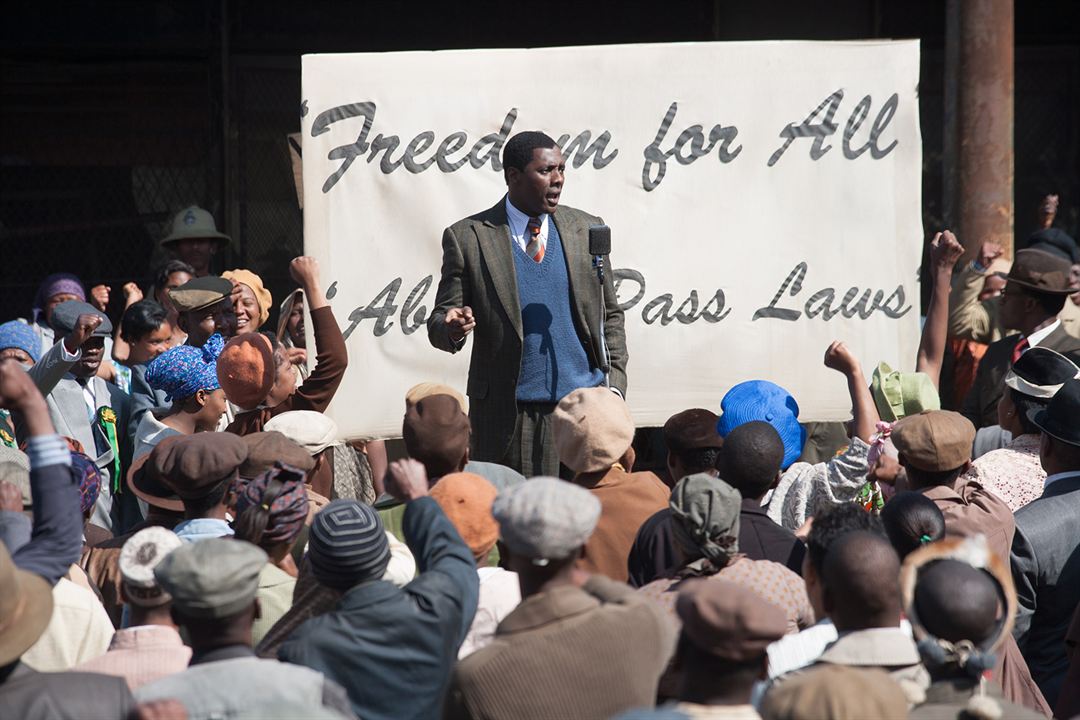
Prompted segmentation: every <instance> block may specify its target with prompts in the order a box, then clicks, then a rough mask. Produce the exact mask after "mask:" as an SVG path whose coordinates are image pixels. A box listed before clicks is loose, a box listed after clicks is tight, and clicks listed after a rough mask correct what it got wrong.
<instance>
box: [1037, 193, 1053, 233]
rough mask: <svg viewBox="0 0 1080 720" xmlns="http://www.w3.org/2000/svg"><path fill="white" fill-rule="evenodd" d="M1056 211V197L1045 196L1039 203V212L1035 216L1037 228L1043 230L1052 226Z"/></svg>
mask: <svg viewBox="0 0 1080 720" xmlns="http://www.w3.org/2000/svg"><path fill="white" fill-rule="evenodd" d="M1057 211H1058V196H1057V195H1046V196H1044V197H1043V199H1042V200H1041V201H1040V202H1039V211H1038V212H1037V213H1036V216H1037V217H1038V220H1039V227H1040V228H1041V229H1043V230H1045V229H1046V228H1048V227H1050V226H1051V225H1053V224H1054V218H1055V217H1056V216H1057Z"/></svg>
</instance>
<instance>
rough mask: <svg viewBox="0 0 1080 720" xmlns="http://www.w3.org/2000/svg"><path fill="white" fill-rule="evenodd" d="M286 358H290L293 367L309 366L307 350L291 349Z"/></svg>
mask: <svg viewBox="0 0 1080 720" xmlns="http://www.w3.org/2000/svg"><path fill="white" fill-rule="evenodd" d="M286 357H288V358H289V363H290V364H291V365H306V364H307V350H305V349H304V348H298V347H291V348H289V349H288V351H287V352H286Z"/></svg>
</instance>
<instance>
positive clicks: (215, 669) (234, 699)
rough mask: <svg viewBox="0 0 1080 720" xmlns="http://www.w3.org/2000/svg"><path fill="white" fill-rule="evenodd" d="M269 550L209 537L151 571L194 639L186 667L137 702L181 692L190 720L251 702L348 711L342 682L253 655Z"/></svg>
mask: <svg viewBox="0 0 1080 720" xmlns="http://www.w3.org/2000/svg"><path fill="white" fill-rule="evenodd" d="M265 564H266V553H265V552H263V551H262V550H261V549H259V548H257V547H256V546H254V545H252V544H250V543H247V542H243V541H241V540H229V539H222V538H212V539H208V540H204V541H202V542H197V543H190V544H187V545H182V546H181V547H178V548H176V549H175V550H173V551H172V552H170V553H169V554H168V555H167V556H166V557H165V559H164V560H162V561H161V562H160V563H159V564H158V565H157V567H155V568H154V577H155V578H156V579H157V582H158V584H159V585H161V588H162V589H163V590H164V591H165V592H167V593H169V595H171V596H172V612H173V616H174V617H175V618H176V622H177V624H178V625H179V626H180V627H182V628H183V629H184V630H185V631H186V632H187V636H188V638H189V639H190V643H191V650H192V656H191V664H190V666H189V667H188V669H187V670H184V671H183V672H181V673H177V674H175V675H169V676H167V677H164V678H162V679H160V680H157V681H155V682H152V683H149V684H147V685H143V686H142V687H141V688H139V689H138V690H137V691H136V697H137V698H138V699H139V701H140V702H148V701H153V700H166V699H170V698H172V699H178V700H180V701H181V702H182V703H183V705H184V708H185V709H186V711H187V717H188V720H210V719H211V718H220V717H233V716H235V715H237V714H239V713H240V712H242V711H245V710H246V709H247V708H248V707H249V706H250V705H251V704H252V703H253V702H255V701H260V702H266V701H273V702H276V703H288V702H300V703H304V704H306V705H307V706H308V707H314V708H318V707H326V708H330V709H332V710H335V711H337V712H338V713H341V714H342V715H344V716H345V717H351V716H352V715H351V708H350V706H349V701H348V698H347V697H346V695H345V692H344V691H343V690H342V689H341V687H340V686H339V685H338V684H337V683H335V682H333V681H332V680H330V679H328V678H325V677H323V675H322V674H320V673H317V672H314V671H312V670H309V669H308V668H302V667H297V666H295V665H286V664H284V663H280V662H277V661H276V660H263V659H260V658H257V657H255V653H254V651H253V650H252V649H251V624H252V621H253V620H254V619H255V618H256V617H257V616H258V614H259V603H258V601H257V600H256V599H255V593H256V591H257V590H258V586H259V573H260V572H261V571H262V568H263V565H265Z"/></svg>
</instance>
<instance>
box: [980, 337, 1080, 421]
mask: <svg viewBox="0 0 1080 720" xmlns="http://www.w3.org/2000/svg"><path fill="white" fill-rule="evenodd" d="M1021 337H1022V336H1021V335H1020V333H1016V334H1014V335H1009V336H1008V337H1004V338H1002V339H1000V340H998V341H997V342H995V343H991V344H990V347H988V348H987V349H986V354H985V355H983V358H982V360H980V361H979V370H978V371H977V372H976V373H975V384H973V385H972V386H971V389H970V390H968V394H967V396H966V397H965V398H964V406H963V408H962V409H961V410H960V412H961V414H963V415H964V417H966V418H967V419H968V420H970V421H971V422H972V423H974V424H975V427H977V428H981V427H988V426H990V425H997V404H998V400H1000V399H1001V395H1002V394H1003V393H1004V391H1005V375H1006V374H1007V373H1008V372H1009V368H1010V367H1012V354H1013V349H1014V348H1015V347H1016V343H1018V342H1020V338H1021ZM1039 347H1044V348H1048V349H1050V350H1056V351H1058V352H1059V353H1061V354H1062V355H1064V356H1065V357H1067V358H1069V359H1070V360H1072V361H1073V362H1074V363H1077V364H1078V365H1080V339H1077V338H1074V337H1073V336H1072V335H1070V334H1069V333H1067V332H1065V326H1064V325H1058V326H1057V328H1055V329H1054V332H1052V333H1050V334H1049V335H1047V336H1046V338H1045V339H1044V340H1043V341H1042V342H1041V343H1039Z"/></svg>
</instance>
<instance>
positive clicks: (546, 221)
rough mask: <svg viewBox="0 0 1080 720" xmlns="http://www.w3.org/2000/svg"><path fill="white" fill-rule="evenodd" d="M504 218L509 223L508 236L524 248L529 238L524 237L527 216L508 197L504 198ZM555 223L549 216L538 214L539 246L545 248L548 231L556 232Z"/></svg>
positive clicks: (527, 223)
mask: <svg viewBox="0 0 1080 720" xmlns="http://www.w3.org/2000/svg"><path fill="white" fill-rule="evenodd" d="M506 219H507V221H508V222H509V224H510V237H511V238H513V240H514V242H516V243H517V246H518V247H519V248H521V249H522V250H525V248H526V247H528V245H529V239H528V238H527V237H525V230H526V228H528V226H529V216H528V215H526V214H525V213H523V212H521V211H520V210H518V209H517V208H516V207H514V204H513V203H512V202H510V198H509V197H507V198H506ZM558 232H559V231H558V230H556V229H555V223H553V222H551V216H550V215H548V214H547V213H544V214H543V215H541V216H540V238H539V239H540V247H543V248H546V247H547V241H548V233H556V234H557V233H558Z"/></svg>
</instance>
